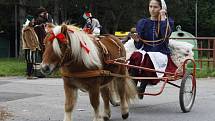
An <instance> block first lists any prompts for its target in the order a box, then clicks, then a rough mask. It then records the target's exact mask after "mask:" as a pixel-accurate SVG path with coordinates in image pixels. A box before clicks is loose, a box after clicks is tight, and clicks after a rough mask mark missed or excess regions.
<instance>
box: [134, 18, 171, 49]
mask: <svg viewBox="0 0 215 121" xmlns="http://www.w3.org/2000/svg"><path fill="white" fill-rule="evenodd" d="M159 18H160V16H159ZM166 24H167V25H166V31H165V36H164V38H162V39H158V40H145V39H142V38H141V37H138V39H139V40H141V41H142V42H143V43H144V44H146V45H149V46H158V45H161V44H162V43H164V42H165V41H166V40H167V38H168V36H169V35H167V34H168V30H169V29H170V25H169V18H168V17H167V21H166ZM159 33H160V21H158V29H157V36H158V35H159ZM132 36H135V35H134V34H133V35H132ZM158 42H160V43H158ZM151 43H153V44H151ZM155 43H158V44H155Z"/></svg>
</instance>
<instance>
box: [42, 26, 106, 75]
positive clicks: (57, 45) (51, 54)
mask: <svg viewBox="0 0 215 121" xmlns="http://www.w3.org/2000/svg"><path fill="white" fill-rule="evenodd" d="M44 43H45V51H44V54H43V61H42V64H41V71H42V73H44V74H50V73H51V72H53V70H55V69H56V68H57V67H61V66H62V65H65V64H68V63H70V64H71V62H72V64H74V65H77V64H80V63H82V66H84V67H86V68H88V69H100V68H102V62H101V59H100V55H99V51H98V48H97V46H96V44H95V43H94V42H93V41H92V39H91V38H90V37H89V36H88V35H87V34H86V33H85V32H83V31H80V30H77V28H75V27H74V26H71V25H70V26H69V25H62V26H56V27H54V28H53V30H52V32H51V33H49V34H48V35H47V36H46V38H45V40H44Z"/></svg>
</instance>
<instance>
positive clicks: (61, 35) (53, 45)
mask: <svg viewBox="0 0 215 121" xmlns="http://www.w3.org/2000/svg"><path fill="white" fill-rule="evenodd" d="M67 36H68V35H67V27H66V26H65V25H63V26H56V27H55V28H53V29H52V31H51V32H50V33H48V34H47V36H46V37H45V39H44V44H45V51H44V53H43V61H42V64H41V71H42V73H44V74H50V73H51V72H53V70H54V69H55V68H56V67H58V66H60V64H61V63H63V62H62V61H63V60H62V59H63V57H62V53H65V52H66V50H67V48H68V47H67V46H68V37H67ZM65 56H66V55H65Z"/></svg>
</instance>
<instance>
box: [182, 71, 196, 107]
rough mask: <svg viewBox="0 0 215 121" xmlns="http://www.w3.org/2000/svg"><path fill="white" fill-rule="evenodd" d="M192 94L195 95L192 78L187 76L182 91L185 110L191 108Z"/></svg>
mask: <svg viewBox="0 0 215 121" xmlns="http://www.w3.org/2000/svg"><path fill="white" fill-rule="evenodd" d="M194 93H195V87H194V85H193V76H192V75H189V76H187V78H186V82H185V85H184V91H183V100H184V107H185V108H186V109H189V108H190V107H192V104H193V100H194Z"/></svg>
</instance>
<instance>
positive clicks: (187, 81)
mask: <svg viewBox="0 0 215 121" xmlns="http://www.w3.org/2000/svg"><path fill="white" fill-rule="evenodd" d="M107 63H108V64H116V65H121V66H126V67H129V68H138V69H143V70H147V71H153V72H159V73H164V76H163V77H162V78H158V77H132V76H125V75H120V74H114V73H109V75H110V76H115V77H124V78H130V79H133V80H135V79H138V80H140V79H151V80H152V79H160V80H161V81H163V84H162V86H161V89H160V91H158V92H156V93H142V94H144V95H151V96H157V95H160V94H161V93H162V92H163V90H164V88H165V86H166V84H170V85H172V86H175V87H177V88H179V89H180V91H179V102H180V107H181V110H182V111H183V112H184V113H187V112H190V111H191V109H192V107H193V104H194V101H195V96H196V75H195V74H196V64H195V61H194V60H193V59H186V60H185V61H184V62H183V64H182V65H181V66H180V67H178V68H177V69H176V70H175V72H161V71H156V70H155V69H150V68H145V67H140V66H134V65H129V64H128V63H127V61H125V60H124V59H122V58H118V59H115V60H108V61H107ZM178 80H181V85H177V84H175V83H174V82H175V81H178ZM111 103H112V104H113V105H114V106H117V105H118V103H116V101H114V100H111Z"/></svg>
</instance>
